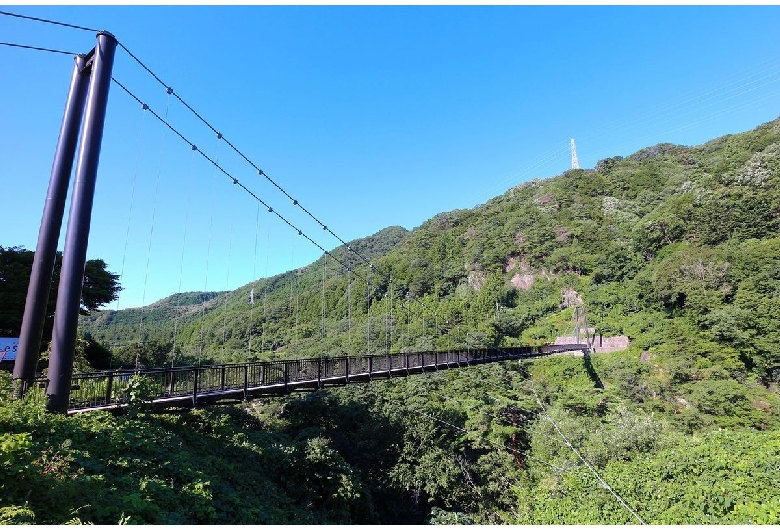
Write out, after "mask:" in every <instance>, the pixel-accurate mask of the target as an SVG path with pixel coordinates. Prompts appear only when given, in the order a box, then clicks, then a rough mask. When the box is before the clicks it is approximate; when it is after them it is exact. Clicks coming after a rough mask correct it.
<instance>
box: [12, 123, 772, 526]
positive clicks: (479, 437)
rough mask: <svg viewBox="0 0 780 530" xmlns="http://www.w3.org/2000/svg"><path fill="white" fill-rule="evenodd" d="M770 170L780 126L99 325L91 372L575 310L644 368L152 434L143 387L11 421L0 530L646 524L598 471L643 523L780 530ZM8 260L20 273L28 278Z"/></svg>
mask: <svg viewBox="0 0 780 530" xmlns="http://www.w3.org/2000/svg"><path fill="white" fill-rule="evenodd" d="M778 154H780V120H774V121H773V122H770V123H768V124H765V125H762V126H760V127H758V128H757V129H755V130H754V131H749V132H747V133H743V134H739V135H730V136H727V137H723V138H719V139H716V140H713V141H712V142H708V143H707V144H704V145H702V146H698V147H686V146H679V145H672V144H659V145H656V146H653V147H649V148H646V149H642V150H640V151H638V152H637V153H634V154H633V155H631V156H628V157H625V158H623V157H620V156H616V157H611V158H607V159H604V160H601V161H599V162H598V163H597V165H596V168H595V171H590V170H572V171H567V172H565V173H564V174H562V175H559V176H557V177H554V178H551V179H547V180H544V181H542V180H535V181H532V182H527V183H523V184H521V185H519V186H517V187H514V188H512V189H510V190H508V191H507V192H506V193H505V194H503V195H501V196H499V197H496V198H494V199H491V200H490V201H488V202H487V203H485V204H483V205H481V206H479V207H476V208H474V209H471V210H456V211H452V212H446V213H442V214H439V215H437V216H435V217H434V218H432V219H431V220H429V221H427V222H426V223H424V224H423V225H422V226H420V227H417V228H415V229H414V230H412V231H410V232H407V231H406V230H404V229H402V228H400V227H390V228H388V229H385V230H383V231H382V232H380V233H378V234H375V235H374V236H372V237H370V238H366V239H363V240H358V241H355V242H351V243H350V245H349V246H350V247H352V248H353V249H355V250H357V251H358V252H360V253H361V254H362V255H364V256H366V257H367V259H369V260H370V261H371V263H372V264H373V265H374V271H373V272H372V271H371V270H370V269H369V267H368V265H367V264H366V263H365V262H363V261H362V260H361V259H359V258H358V257H357V256H356V255H355V254H354V253H350V252H349V251H348V250H347V249H346V248H344V247H340V248H337V249H334V251H333V252H332V253H331V256H333V257H337V258H338V259H339V260H340V261H342V262H344V263H347V264H348V265H349V266H350V267H351V268H352V270H353V272H352V273H350V274H345V272H344V271H343V270H342V269H341V268H340V267H339V266H337V265H335V264H334V261H333V259H332V258H331V257H330V256H323V257H322V258H320V259H319V260H317V261H316V262H314V263H312V264H309V265H307V266H305V267H301V268H300V269H298V270H295V271H290V272H288V273H284V274H280V275H277V276H274V277H272V278H265V279H260V280H258V281H256V282H253V283H252V284H249V285H246V286H244V287H242V288H240V289H238V290H236V291H234V292H230V293H179V294H177V295H173V296H171V297H169V298H168V299H165V300H161V301H159V302H157V303H155V304H152V305H151V306H149V307H147V308H143V309H133V310H122V311H118V312H115V311H93V312H92V314H91V315H89V316H88V317H84V318H82V320H81V327H82V331H83V333H84V339H83V340H80V341H79V343H78V348H77V359H78V362H79V364H78V367H83V368H87V367H89V366H92V367H99V366H105V364H106V362H108V363H109V364H110V365H112V366H119V365H122V366H143V367H150V366H162V365H168V364H186V363H193V364H194V363H197V362H203V363H210V362H238V361H244V360H256V359H280V358H281V359H284V358H294V357H318V356H320V355H326V356H328V355H344V354H357V353H377V352H384V351H391V352H397V351H417V350H421V349H425V350H429V349H434V348H438V349H441V350H444V349H448V348H458V347H460V348H467V347H468V348H472V347H485V346H488V345H491V346H497V347H503V346H513V345H520V344H532V345H539V344H543V343H546V342H551V341H553V340H554V339H555V338H556V337H558V336H560V335H563V334H565V333H567V332H568V333H571V329H570V328H571V323H572V322H571V319H572V306H573V305H579V304H583V305H584V306H585V307H586V309H587V315H588V325H589V327H592V328H595V330H596V333H597V335H604V336H609V335H626V336H627V337H628V338H629V339H630V340H631V347H630V348H629V349H628V350H625V351H622V352H614V353H609V354H592V355H589V356H585V357H576V356H554V357H547V358H541V359H537V360H535V361H533V362H529V363H524V364H522V365H520V366H517V365H516V364H513V365H512V366H507V365H486V366H479V367H470V368H468V369H460V370H453V371H447V372H446V373H442V372H438V373H437V374H435V375H434V374H424V375H420V376H413V377H410V378H407V379H403V380H392V381H383V382H380V383H378V384H376V383H371V384H370V385H367V386H366V387H361V386H355V385H350V386H348V387H346V388H344V389H338V390H329V391H328V392H316V393H312V394H307V395H305V396H295V397H293V396H288V397H284V398H279V399H275V400H270V401H267V402H261V403H254V404H252V405H251V406H249V407H248V408H249V410H250V411H251V412H247V411H244V410H242V409H238V408H236V409H231V408H224V409H215V411H211V410H209V411H202V410H197V411H190V412H186V413H182V414H180V415H171V416H149V415H146V414H145V412H144V410H143V403H144V381H143V380H134V381H133V383H132V384H131V387H130V392H131V393H132V395H133V399H134V401H135V402H136V403H138V406H134V407H133V408H132V409H131V414H126V415H124V416H121V417H118V418H112V417H109V416H104V415H89V416H84V417H81V416H79V417H73V418H52V417H47V416H45V415H42V414H41V413H40V412H39V411H37V410H36V409H35V408H34V407H32V406H31V405H25V404H20V403H2V406H0V427H1V428H2V429H1V430H0V432H3V433H8V434H7V435H4V436H5V437H4V438H3V443H4V444H5V445H3V447H4V449H3V453H2V454H3V455H13V457H12V458H11V459H10V460H9V458H10V457H7V456H6V457H3V458H4V460H3V462H5V463H4V464H3V465H4V467H3V468H2V469H3V473H5V475H4V477H3V478H4V480H3V486H2V488H3V489H2V490H0V492H1V493H2V499H3V500H2V506H4V507H3V508H2V512H0V518H1V519H2V521H9V522H35V523H42V524H59V523H63V522H69V521H81V522H96V523H103V524H115V523H116V522H125V523H151V524H194V523H220V524H244V523H249V522H251V523H253V524H255V523H258V522H259V523H265V524H271V523H272V524H287V523H295V524H313V523H337V524H351V523H361V524H375V523H382V524H422V523H425V522H428V523H432V524H467V523H475V524H499V523H503V524H561V523H565V524H628V523H635V522H637V520H636V519H635V518H634V516H633V515H632V514H631V513H630V512H629V511H628V510H626V509H625V507H624V506H623V505H621V503H620V502H618V500H617V499H616V498H615V496H613V495H612V494H611V493H610V491H609V490H607V489H605V487H604V483H602V482H601V481H600V480H599V479H598V478H597V477H596V475H595V473H596V472H597V473H598V474H599V476H601V477H602V478H603V480H604V481H605V483H607V484H609V485H610V487H611V488H612V491H613V492H615V493H618V494H619V495H620V496H621V498H623V499H625V502H626V503H627V504H628V505H630V506H632V507H633V509H635V510H636V512H637V513H638V514H639V515H640V517H641V518H642V519H643V520H645V521H646V522H649V523H659V524H683V523H686V524H744V523H761V524H776V523H778V522H779V521H778V514H780V506H778V501H777V499H778V498H780V484H778V479H777V469H776V463H777V461H778V456H780V455H779V454H778V445H777V441H776V440H777V439H778V437H777V432H778V429H779V428H780V397H778V393H777V386H778V383H780V356H779V355H778V353H777V344H780V304H778V303H777V300H778V298H780V237H778V236H777V233H778V229H780V216H778V212H779V211H780V193H779V192H778V190H780V173H779V171H780V162H778V160H780V158H778ZM0 250H2V249H0ZM11 251H12V252H11V253H10V254H7V255H8V256H11V257H17V258H19V260H16V261H14V260H10V261H7V266H6V268H5V269H4V270H7V271H10V272H8V273H7V277H8V278H11V277H12V276H13V274H15V273H14V271H15V270H16V269H19V268H23V267H22V265H24V263H23V262H24V259H27V258H29V256H28V255H27V254H24V252H20V249H11ZM25 252H26V251H25ZM4 256H5V254H4ZM20 260H21V261H20ZM12 273H13V274H12ZM4 274H6V273H4ZM388 275H389V276H391V277H392V280H393V281H392V283H391V282H390V281H389V280H388ZM13 277H15V276H13ZM5 278H6V276H0V281H6V280H5ZM323 278H324V279H323ZM10 283H14V284H16V283H19V282H18V281H12V282H10ZM4 285H8V282H6V284H2V285H0V288H4V287H3V286H4ZM17 291H18V290H17ZM17 291H14V292H13V293H12V292H11V291H8V292H7V296H8V298H7V299H8V300H11V301H13V300H17V299H19V292H20V291H19V292H17ZM14 293H15V294H14ZM98 293H102V294H100V296H103V298H105V296H106V293H105V292H104V291H100V290H98ZM3 299H4V300H6V292H5V291H4V292H3ZM323 300H324V303H325V308H326V311H325V317H324V318H323V311H322V309H323ZM17 301H18V300H17ZM252 301H254V303H252ZM22 303H23V299H22ZM12 305H13V304H12ZM141 321H143V327H141V326H140V323H141ZM0 327H1V326H0ZM5 327H9V328H12V327H13V325H5ZM141 330H142V331H141ZM101 345H105V348H107V349H109V350H110V355H108V357H107V355H106V351H107V350H106V349H102V348H101ZM0 383H2V381H0ZM2 384H5V383H2ZM2 384H0V388H2ZM537 398H538V400H539V401H537ZM564 436H565V440H564ZM567 441H568V444H567ZM27 442H29V445H24V444H26V443H27ZM5 447H7V449H6V448H5ZM575 450H576V451H575ZM578 455H579V456H578ZM580 456H581V457H582V458H580ZM582 459H585V460H586V461H587V462H588V465H585V463H584V462H583V460H582ZM589 466H590V467H589ZM6 478H7V479H8V480H6ZM66 485H67V486H73V485H75V486H73V487H76V488H77V491H79V492H80V495H78V496H77V495H76V494H74V493H73V489H72V488H66V487H65V486H66ZM33 490H34V491H36V492H47V493H46V494H45V495H42V496H32V495H30V493H29V492H30V491H33ZM98 492H100V493H98ZM85 504H88V505H87V506H85Z"/></svg>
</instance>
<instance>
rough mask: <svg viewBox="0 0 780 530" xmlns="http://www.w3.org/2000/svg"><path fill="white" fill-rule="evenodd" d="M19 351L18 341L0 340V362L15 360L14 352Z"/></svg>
mask: <svg viewBox="0 0 780 530" xmlns="http://www.w3.org/2000/svg"><path fill="white" fill-rule="evenodd" d="M18 349H19V339H18V338H16V339H9V338H0V361H14V360H16V350H18Z"/></svg>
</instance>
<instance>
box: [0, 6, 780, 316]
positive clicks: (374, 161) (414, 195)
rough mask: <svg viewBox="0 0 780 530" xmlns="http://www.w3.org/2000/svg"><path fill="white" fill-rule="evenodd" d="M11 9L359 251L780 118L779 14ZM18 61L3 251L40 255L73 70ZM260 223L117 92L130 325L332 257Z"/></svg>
mask: <svg viewBox="0 0 780 530" xmlns="http://www.w3.org/2000/svg"><path fill="white" fill-rule="evenodd" d="M0 9H2V10H4V11H12V12H16V13H21V14H25V15H30V16H36V17H42V18H50V19H55V20H59V21H63V22H68V23H71V24H77V25H81V26H87V27H92V28H98V29H105V30H108V31H110V32H112V33H113V34H114V35H116V36H117V38H118V39H119V40H120V41H121V42H122V43H123V44H124V45H125V46H127V48H129V49H130V50H131V51H132V52H133V53H134V54H135V55H136V56H138V57H139V58H140V59H141V60H142V61H144V62H145V63H146V64H147V65H148V66H149V67H150V68H151V69H152V70H153V71H154V72H155V73H156V74H157V75H158V76H159V77H161V78H162V80H163V81H164V82H166V83H167V84H169V85H170V86H172V87H173V89H174V90H175V91H176V93H177V94H179V95H180V96H181V97H182V98H183V99H184V100H185V101H186V102H187V103H189V104H190V105H191V106H192V107H194V108H195V110H197V111H198V112H199V113H200V114H201V115H202V116H203V117H204V118H206V119H207V120H208V121H209V122H211V123H212V124H213V125H214V126H215V127H217V129H219V130H220V131H221V132H222V133H223V134H224V136H225V137H226V138H227V139H228V140H230V141H231V142H232V143H233V144H234V145H235V146H236V147H238V148H239V149H240V150H241V151H242V152H244V153H245V154H246V155H247V156H248V157H249V158H250V159H251V160H252V161H254V162H255V163H256V164H258V165H259V166H260V167H261V168H263V169H264V170H265V171H266V172H267V173H268V174H269V175H270V176H271V177H272V178H273V179H274V180H275V181H276V182H277V183H278V184H279V185H281V186H282V187H283V188H285V190H287V191H288V192H289V193H290V195H292V196H293V197H295V198H296V199H297V200H299V201H300V203H301V204H302V205H304V206H305V207H306V208H307V209H308V210H309V211H311V212H312V213H313V214H314V215H315V216H316V217H318V218H319V219H320V220H321V221H322V222H324V223H325V224H326V225H328V226H329V227H330V228H331V229H333V231H334V232H336V233H337V234H338V235H339V236H340V237H341V238H342V239H344V240H347V241H349V240H351V239H355V238H359V237H365V236H368V235H371V234H373V233H375V232H377V231H379V230H381V229H382V228H384V227H386V226H390V225H401V226H404V227H406V228H408V229H412V228H414V227H416V226H419V225H420V224H422V223H423V222H424V221H426V220H427V219H429V218H430V217H432V216H434V215H435V214H437V213H440V212H443V211H448V210H452V209H456V208H471V207H474V206H475V205H477V204H481V203H484V202H485V201H487V200H488V199H489V198H491V197H494V196H496V195H499V194H501V193H503V192H505V191H506V190H507V189H509V188H510V187H512V186H514V185H517V184H519V183H521V182H524V181H527V180H530V179H533V178H545V177H550V176H553V175H556V174H559V173H561V172H562V171H564V170H566V169H568V168H569V167H570V164H571V156H570V152H569V138H571V137H574V138H575V140H576V144H577V152H578V155H579V161H580V165H581V167H593V166H594V165H595V163H596V161H597V160H599V159H601V158H604V157H607V156H614V155H623V156H626V155H629V154H631V153H633V152H635V151H636V150H638V149H640V148H642V147H646V146H649V145H654V144H657V143H659V142H674V143H680V144H686V145H694V144H699V143H702V142H704V141H707V140H709V139H712V138H715V137H717V136H721V135H724V134H729V133H738V132H742V131H745V130H748V129H752V128H754V127H755V126H757V125H759V124H761V123H764V122H767V121H769V120H772V119H774V118H776V117H777V116H778V115H780V49H778V46H777V44H778V36H780V7H777V6H757V7H734V6H726V7H719V6H713V7H706V6H692V7H677V6H648V7H640V6H623V7H620V6H601V7H590V6H538V7H530V6H494V7H476V6H428V7H423V6H389V7H380V6H340V7H327V6H308V7H307V6H279V7H268V6H234V7H214V6H170V7H161V6H122V7H110V6H19V7H14V6H4V7H2V8H0ZM0 41H5V42H12V43H19V44H26V45H34V46H41V47H49V48H56V49H61V50H67V51H75V52H86V51H88V50H89V49H90V48H91V47H92V46H94V34H93V33H90V32H86V31H79V30H74V29H69V28H61V27H55V26H51V25H46V24H41V23H37V22H31V21H26V20H19V19H16V18H10V17H6V16H0ZM0 61H1V62H2V65H3V68H2V74H0V79H1V80H2V82H0V100H2V102H3V103H2V105H0V124H1V125H2V127H1V128H0V131H2V133H1V134H2V141H1V142H0V182H2V196H3V207H4V214H3V222H2V224H0V245H3V246H15V245H22V246H25V247H27V248H29V249H34V248H35V245H36V239H37V234H38V229H39V225H40V217H41V212H42V209H43V201H44V198H45V194H46V189H47V186H48V180H49V173H50V169H51V162H52V156H53V152H54V147H55V145H56V141H57V135H58V132H59V126H60V120H61V118H62V112H63V105H64V102H65V96H66V92H67V86H68V83H69V80H70V74H71V70H72V65H73V61H72V58H71V57H69V56H66V55H55V54H49V53H43V52H35V51H28V50H19V49H12V48H8V47H4V46H0ZM114 77H116V78H117V79H118V80H119V81H120V82H122V83H123V84H124V85H126V86H127V87H128V88H129V89H130V90H132V91H133V92H134V93H135V94H137V95H138V96H139V97H140V98H141V99H142V100H143V101H145V102H147V103H148V104H149V105H150V106H151V107H152V109H153V110H155V111H156V112H157V113H158V114H160V115H165V114H166V113H167V115H168V117H169V121H170V122H171V123H172V124H173V125H174V126H175V127H177V128H178V129H179V130H180V131H181V132H182V133H183V134H184V135H185V136H187V137H188V138H190V139H191V140H192V141H193V142H195V143H196V144H197V145H198V146H199V147H200V148H201V149H202V150H203V151H204V152H206V153H208V154H209V156H211V157H212V158H215V159H217V160H218V161H219V163H220V164H221V165H224V167H225V168H226V169H227V170H228V171H230V172H231V173H232V174H233V175H235V176H236V178H238V179H239V180H240V181H241V182H242V183H245V184H246V185H247V186H248V187H250V188H251V189H253V191H255V192H256V193H257V194H258V195H259V196H260V197H261V198H263V200H265V201H266V202H268V203H269V204H271V205H272V206H273V207H274V208H275V209H276V210H278V211H280V212H281V213H282V214H283V215H284V216H285V217H287V218H288V219H289V220H290V221H291V222H292V223H293V224H296V225H297V226H299V227H300V228H301V229H302V230H303V231H304V232H306V233H307V234H309V235H310V236H311V237H312V238H313V239H315V240H316V241H318V243H319V244H320V245H321V246H322V247H324V248H326V249H332V248H335V247H336V246H338V244H339V243H338V241H337V240H336V239H334V238H333V237H332V236H329V235H328V234H327V233H326V232H324V231H323V230H322V229H321V228H320V227H319V226H317V225H316V224H314V222H313V221H311V220H310V219H309V218H308V217H307V216H306V215H305V214H304V213H303V212H302V211H301V210H300V209H297V208H295V207H293V206H292V205H291V204H290V201H289V200H287V199H286V198H285V197H284V196H283V195H282V194H281V193H279V192H278V191H277V190H276V189H275V188H274V187H273V186H272V185H270V184H269V183H268V182H266V181H264V180H262V179H260V178H259V177H258V176H257V175H256V174H255V173H254V172H253V170H252V168H251V167H250V166H249V165H248V164H246V163H245V162H243V161H242V160H241V159H240V158H239V157H238V156H237V155H235V154H233V153H231V152H230V151H229V149H228V147H227V146H226V145H225V144H224V143H222V144H221V145H219V146H218V142H217V141H216V139H215V138H214V135H213V134H212V133H211V132H210V131H208V129H206V128H205V127H204V126H202V125H201V124H200V123H199V122H198V121H197V120H196V119H195V118H193V117H192V116H191V115H190V114H189V111H187V110H186V109H185V108H184V107H183V106H182V105H181V104H179V103H178V102H177V101H176V100H175V99H171V100H170V103H168V100H167V96H166V94H165V91H164V89H163V88H162V87H161V86H160V85H158V84H156V82H155V81H154V80H153V79H152V78H151V77H150V76H149V75H148V74H147V73H146V72H144V71H143V70H142V69H141V68H140V67H139V66H138V65H137V64H136V63H135V62H134V61H133V60H132V59H131V58H130V57H129V56H128V55H127V53H125V52H124V51H123V50H121V49H119V50H117V55H116V62H115V66H114ZM67 208H69V206H68V207H66V210H67ZM256 215H257V207H256V203H255V202H254V201H253V200H251V199H250V197H249V196H248V195H247V194H245V193H243V192H240V190H239V189H238V188H236V187H234V186H232V185H231V184H230V182H229V180H228V179H227V178H226V177H224V175H219V174H216V173H215V171H214V170H213V169H212V168H211V167H210V166H209V165H208V164H207V163H206V162H204V161H203V160H202V159H200V158H199V157H196V158H195V159H193V157H192V153H191V151H190V149H189V147H188V146H187V145H186V144H184V143H183V142H182V141H181V140H179V139H178V138H176V137H174V136H173V135H172V134H170V133H168V132H166V131H165V130H164V128H163V127H162V126H161V125H160V124H159V123H158V122H156V120H154V119H153V117H152V116H150V115H148V113H147V114H146V115H144V113H143V112H142V111H141V109H140V106H139V105H138V104H136V103H135V102H134V101H133V100H132V99H130V98H129V97H128V96H127V95H126V94H125V93H124V92H122V91H121V90H120V89H119V88H118V87H116V86H114V87H112V89H111V93H110V99H109V108H108V118H107V124H106V130H105V134H104V144H103V151H102V154H101V160H100V170H99V174H98V183H97V191H96V196H95V209H94V214H93V220H92V233H91V237H90V245H89V252H88V254H89V257H90V258H103V259H105V260H106V261H107V262H108V265H109V269H110V270H112V271H114V272H116V273H120V272H121V273H122V279H121V282H122V284H123V285H124V287H125V290H124V291H123V293H122V297H121V298H120V300H119V302H118V303H115V304H111V306H110V308H111V309H114V308H119V309H122V308H127V307H134V306H138V305H141V304H142V303H144V304H149V303H152V302H154V301H156V300H158V299H160V298H162V297H164V296H167V295H169V294H172V293H174V292H177V291H179V290H181V291H191V290H204V289H208V290H224V289H234V288H236V287H238V286H241V285H244V284H247V283H249V282H251V281H253V279H254V278H256V277H264V276H266V275H273V274H276V273H279V272H283V271H285V270H289V269H291V268H293V267H300V266H302V265H305V264H308V263H310V262H311V261H313V260H314V259H316V258H317V257H319V255H320V254H321V251H320V250H319V249H318V248H316V247H315V246H314V245H312V244H311V243H309V242H307V241H306V240H305V239H303V238H300V237H298V236H297V235H296V234H295V233H294V232H293V231H292V230H291V229H290V228H289V227H287V226H286V225H284V224H283V223H282V222H281V221H279V220H278V219H277V218H276V217H275V216H273V215H271V214H268V213H267V212H265V211H262V212H260V223H259V225H257V224H256ZM66 216H67V212H66ZM128 219H130V223H129V224H128ZM256 241H257V245H255V242H256ZM63 242H64V226H63V235H62V237H61V246H60V248H62V244H63ZM147 264H148V265H147Z"/></svg>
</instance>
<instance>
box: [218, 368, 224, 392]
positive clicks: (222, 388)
mask: <svg viewBox="0 0 780 530" xmlns="http://www.w3.org/2000/svg"><path fill="white" fill-rule="evenodd" d="M219 389H220V390H225V365H224V364H223V365H222V368H221V370H220V372H219Z"/></svg>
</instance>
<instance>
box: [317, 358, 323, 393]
mask: <svg viewBox="0 0 780 530" xmlns="http://www.w3.org/2000/svg"><path fill="white" fill-rule="evenodd" d="M317 388H322V357H320V358H319V359H317Z"/></svg>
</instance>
